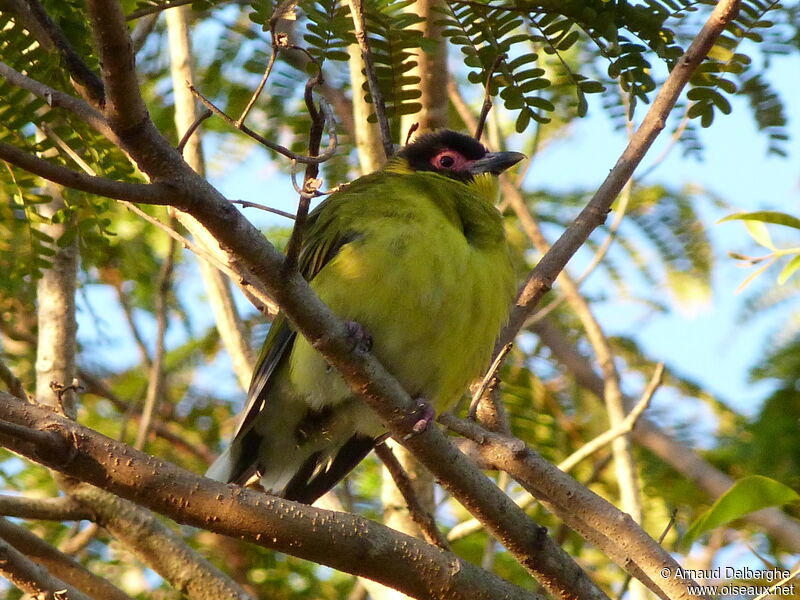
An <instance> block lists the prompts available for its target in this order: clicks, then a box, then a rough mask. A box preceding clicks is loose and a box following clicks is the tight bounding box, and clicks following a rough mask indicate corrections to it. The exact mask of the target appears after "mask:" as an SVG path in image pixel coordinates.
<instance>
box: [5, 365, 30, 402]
mask: <svg viewBox="0 0 800 600" xmlns="http://www.w3.org/2000/svg"><path fill="white" fill-rule="evenodd" d="M0 381H2V382H3V383H5V384H6V387H7V388H8V391H9V392H11V393H12V394H13V395H14V396H16V397H17V398H19V399H20V400H25V399H26V398H27V396H26V395H25V388H23V387H22V382H21V381H20V380H19V379H17V376H16V375H14V373H12V372H11V369H9V368H8V365H6V363H4V362H3V361H2V360H0Z"/></svg>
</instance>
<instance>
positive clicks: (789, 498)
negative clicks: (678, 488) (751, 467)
mask: <svg viewBox="0 0 800 600" xmlns="http://www.w3.org/2000/svg"><path fill="white" fill-rule="evenodd" d="M796 500H800V494H798V493H797V492H796V491H794V490H793V489H792V488H790V487H787V486H786V485H784V484H782V483H781V482H779V481H775V480H774V479H770V478H769V477H764V476H763V475H750V476H748V477H744V478H743V479H740V480H739V481H737V482H736V483H734V484H733V485H732V486H731V487H730V489H729V490H728V491H726V492H725V493H724V494H722V496H720V497H719V498H717V501H716V502H714V504H713V505H712V506H711V508H709V509H708V510H707V511H706V512H705V513H703V514H702V515H701V516H700V517H699V518H698V519H697V520H696V521H695V522H694V523H692V524H691V526H690V527H689V530H688V531H687V532H686V535H685V536H684V538H683V544H684V546H686V547H688V546H689V545H690V544H691V543H692V542H693V541H695V540H696V539H697V538H699V537H700V536H701V535H703V534H704V533H706V532H708V531H711V530H712V529H715V528H717V527H720V526H721V525H725V524H726V523H730V522H731V521H733V520H735V519H738V518H740V517H743V516H744V515H747V514H750V513H751V512H755V511H757V510H761V509H762V508H767V507H769V506H783V505H784V504H788V503H789V502H794V501H796Z"/></svg>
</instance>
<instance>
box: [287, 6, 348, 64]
mask: <svg viewBox="0 0 800 600" xmlns="http://www.w3.org/2000/svg"><path fill="white" fill-rule="evenodd" d="M300 6H301V8H302V9H303V11H304V12H305V16H306V18H307V19H308V24H307V25H306V29H307V31H306V33H305V34H304V35H303V41H304V42H305V46H306V48H307V49H308V51H309V52H310V53H311V54H312V55H313V56H314V57H315V58H316V59H317V60H318V61H319V62H320V63H322V61H324V60H325V59H328V60H339V61H346V60H347V59H348V58H349V54H348V53H347V46H348V44H353V43H355V37H354V36H353V34H352V31H351V30H352V27H353V21H352V19H351V18H350V12H349V11H348V10H347V8H346V7H345V6H343V5H342V3H341V2H338V1H337V0H321V1H314V2H302V3H301V4H300Z"/></svg>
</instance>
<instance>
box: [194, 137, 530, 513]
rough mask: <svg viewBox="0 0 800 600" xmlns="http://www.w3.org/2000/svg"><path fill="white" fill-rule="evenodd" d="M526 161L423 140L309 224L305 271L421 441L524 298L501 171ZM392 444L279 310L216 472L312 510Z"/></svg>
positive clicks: (333, 200) (453, 140)
mask: <svg viewBox="0 0 800 600" xmlns="http://www.w3.org/2000/svg"><path fill="white" fill-rule="evenodd" d="M523 158H525V155H524V154H521V153H519V152H490V151H488V150H487V149H486V148H485V147H484V146H483V145H482V144H481V143H480V142H479V141H477V140H476V139H474V138H472V137H470V136H467V135H465V134H462V133H459V132H456V131H452V130H449V129H440V130H435V131H433V132H429V133H425V134H421V135H418V136H417V137H416V138H415V139H414V140H413V141H411V142H410V143H409V144H407V145H406V146H405V147H404V148H402V149H401V150H400V151H399V152H398V153H397V154H395V156H394V157H393V158H391V159H389V160H388V161H387V163H386V164H385V165H384V167H383V168H381V169H380V170H378V171H376V172H374V173H371V174H368V175H364V176H362V177H359V178H357V179H355V180H354V181H352V182H350V183H348V184H345V185H344V186H342V187H341V188H340V189H338V190H337V191H335V192H334V193H332V194H331V195H330V196H328V197H327V198H326V199H325V200H324V201H322V202H321V203H320V204H319V206H318V207H317V208H316V209H314V210H313V211H311V212H310V213H309V215H308V219H307V223H306V229H305V232H304V239H303V243H302V246H301V250H300V254H299V257H298V261H297V266H298V269H299V270H300V272H301V273H302V275H303V276H304V277H305V278H306V279H307V280H308V281H309V283H310V286H311V287H312V288H313V290H314V291H315V292H316V293H317V294H318V295H319V297H320V298H321V299H322V300H323V301H324V302H325V303H326V304H327V305H328V307H330V309H331V310H332V311H333V313H334V314H336V315H337V316H338V317H339V318H340V319H342V320H344V321H345V322H346V324H347V327H348V330H349V331H350V332H351V333H353V335H354V337H355V338H356V339H357V340H358V343H359V344H360V345H361V346H362V347H363V349H364V350H369V351H371V352H372V353H374V355H375V356H376V357H377V358H378V360H379V361H380V362H381V363H382V364H383V366H384V367H386V368H387V369H388V371H389V372H390V373H392V374H393V375H394V376H395V377H396V378H397V380H398V381H399V382H400V384H401V385H402V386H403V388H404V389H405V390H406V391H407V392H408V393H409V394H410V395H411V397H412V398H415V399H416V400H417V401H418V405H419V414H418V416H419V419H418V420H417V421H416V423H415V424H414V426H413V430H414V431H415V432H419V431H422V430H424V429H425V428H426V427H427V426H428V425H429V423H430V422H431V421H432V419H433V416H434V413H435V412H437V411H438V412H441V411H444V410H449V409H450V408H452V407H453V406H454V405H455V404H456V403H457V401H458V400H459V399H460V398H461V397H462V396H463V394H464V392H465V391H466V389H467V387H468V385H469V384H470V382H471V381H473V380H474V379H475V378H477V377H478V376H479V375H480V374H481V370H482V369H485V368H486V366H487V365H488V362H489V358H490V356H491V352H492V348H493V346H494V342H495V339H496V337H497V335H498V333H499V331H500V329H501V327H502V326H503V324H504V323H505V322H506V321H507V319H508V314H509V310H510V307H511V305H512V302H513V300H514V296H515V292H516V284H515V276H514V271H513V267H512V262H511V256H510V251H509V246H508V243H507V240H506V236H505V231H504V226H503V219H502V216H501V215H500V213H499V212H498V210H497V209H496V208H495V206H494V203H495V201H496V199H497V197H498V194H499V185H498V179H497V177H498V175H499V174H500V173H502V172H503V171H505V170H506V169H508V168H510V167H512V166H513V165H515V164H516V163H518V162H519V161H520V160H522V159H523ZM386 436H387V429H386V427H385V426H384V424H383V423H382V422H381V420H380V418H379V417H378V415H377V414H376V413H375V412H373V411H372V409H371V408H369V406H368V405H367V404H366V403H365V402H364V401H363V400H362V399H361V398H360V397H359V396H358V395H357V394H356V393H355V392H353V391H352V390H351V389H350V388H349V386H348V385H347V383H346V382H345V381H344V379H343V378H342V377H341V375H340V374H339V373H338V372H337V371H336V370H335V369H334V368H333V367H331V366H330V365H329V364H328V363H327V362H326V361H325V359H324V358H323V357H322V355H320V354H319V353H318V352H317V351H316V350H315V349H314V348H313V347H312V346H311V344H310V343H309V342H308V341H307V340H306V339H305V338H303V337H302V336H301V335H298V334H297V332H296V331H295V330H294V328H293V327H292V324H291V323H290V322H289V320H288V319H287V318H286V317H285V316H284V315H283V314H279V315H278V316H277V317H276V318H275V319H274V321H273V323H272V325H271V327H270V331H269V333H268V335H267V339H266V341H265V343H264V347H263V349H262V351H261V354H260V356H259V358H258V361H257V363H256V366H255V368H254V371H253V376H252V381H251V384H250V388H249V391H248V400H247V403H246V406H245V409H244V410H243V412H242V414H241V417H240V419H239V423H238V426H237V427H236V430H235V433H234V435H233V438H232V442H231V443H230V445H229V446H228V448H227V449H226V450H225V451H224V452H223V453H222V454H221V455H220V456H219V458H218V459H217V460H216V461H215V462H214V463H213V464H212V465H211V467H210V468H209V469H208V471H207V473H206V475H207V476H208V477H210V478H212V479H215V480H218V481H223V482H227V483H236V484H239V485H243V486H249V487H254V488H256V489H260V490H262V491H264V492H267V493H269V494H273V495H275V496H279V497H281V498H284V499H287V500H294V501H297V502H302V503H306V504H313V503H314V502H315V501H316V500H317V499H318V498H319V497H320V496H322V495H323V494H324V493H326V492H327V491H329V490H330V489H331V488H332V487H333V486H334V485H336V484H337V483H338V482H339V481H340V480H341V479H342V478H343V477H344V476H345V475H347V474H348V473H349V472H350V471H351V470H352V469H353V468H355V466H356V465H358V464H359V463H360V462H361V461H362V460H363V459H364V458H365V457H366V456H367V455H368V454H369V452H370V451H371V450H372V449H373V447H374V446H375V445H376V444H377V443H380V442H382V441H383V440H384V439H385V438H386Z"/></svg>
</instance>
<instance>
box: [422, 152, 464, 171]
mask: <svg viewBox="0 0 800 600" xmlns="http://www.w3.org/2000/svg"><path fill="white" fill-rule="evenodd" d="M471 162H473V161H471V160H467V159H466V158H464V156H462V155H461V154H460V153H458V152H456V151H455V150H442V151H441V152H439V154H437V155H436V156H434V157H433V158H432V159H431V166H432V167H433V168H434V169H437V170H438V169H447V170H449V171H464V170H466V169H467V167H468V166H469V164H470V163H471Z"/></svg>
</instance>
